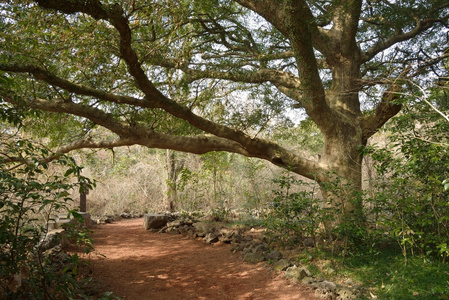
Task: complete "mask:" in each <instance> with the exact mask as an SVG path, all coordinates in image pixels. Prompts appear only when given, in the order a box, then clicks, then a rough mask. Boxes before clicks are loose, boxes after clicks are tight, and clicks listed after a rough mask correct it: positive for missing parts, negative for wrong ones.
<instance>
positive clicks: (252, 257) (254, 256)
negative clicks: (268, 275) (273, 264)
mask: <svg viewBox="0 0 449 300" xmlns="http://www.w3.org/2000/svg"><path fill="white" fill-rule="evenodd" d="M243 260H244V261H246V262H249V263H252V264H257V263H259V262H262V261H264V260H265V256H264V254H263V253H261V252H256V253H252V252H249V253H246V254H245V255H244V256H243Z"/></svg>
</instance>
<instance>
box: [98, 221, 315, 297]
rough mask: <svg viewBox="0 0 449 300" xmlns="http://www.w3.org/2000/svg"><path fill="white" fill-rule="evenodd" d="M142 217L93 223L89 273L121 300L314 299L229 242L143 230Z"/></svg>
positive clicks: (304, 289)
mask: <svg viewBox="0 0 449 300" xmlns="http://www.w3.org/2000/svg"><path fill="white" fill-rule="evenodd" d="M142 224H143V220H142V219H131V220H122V221H119V222H116V223H114V224H108V225H98V226H96V227H94V229H93V231H94V234H93V240H94V246H95V248H96V249H97V251H98V252H99V253H100V254H102V255H105V256H106V257H102V256H95V255H94V256H93V257H92V267H93V272H94V274H93V276H94V277H95V278H96V279H97V280H98V281H100V282H101V283H102V285H103V286H104V288H105V289H106V290H108V291H112V292H115V293H116V294H117V295H118V296H120V297H121V298H122V299H124V300H141V299H142V300H146V299H152V300H158V299H160V300H175V299H176V300H178V299H183V300H184V299H186V300H189V299H196V300H200V299H204V300H209V299H211V300H230V299H245V300H249V299H261V300H262V299H263V300H269V299H270V300H271V299H277V300H282V299H285V300H287V299H295V300H300V299H301V300H311V299H317V298H315V297H314V296H313V292H312V291H311V290H310V289H308V288H307V287H304V286H300V285H295V284H290V283H289V282H288V281H287V280H286V279H285V278H284V277H283V276H282V274H280V273H274V272H272V271H270V270H269V269H268V268H267V267H266V265H264V264H262V263H261V264H257V265H254V264H249V263H245V262H243V261H242V260H241V257H240V255H239V254H236V253H232V252H231V249H230V248H231V247H230V245H227V244H221V243H217V244H214V245H209V244H206V243H204V242H203V241H200V240H195V239H188V238H185V237H183V236H181V235H170V234H158V233H152V232H149V231H147V230H144V228H143V226H142Z"/></svg>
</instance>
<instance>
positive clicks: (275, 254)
mask: <svg viewBox="0 0 449 300" xmlns="http://www.w3.org/2000/svg"><path fill="white" fill-rule="evenodd" d="M281 258H282V254H281V252H279V251H278V250H273V251H271V252H270V253H268V255H267V259H268V260H269V261H272V262H275V261H278V260H280V259H281Z"/></svg>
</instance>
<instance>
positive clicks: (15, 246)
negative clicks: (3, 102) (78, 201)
mask: <svg viewBox="0 0 449 300" xmlns="http://www.w3.org/2000/svg"><path fill="white" fill-rule="evenodd" d="M3 138H4V136H3ZM0 149H1V153H2V154H1V156H0V248H1V251H0V261H1V263H0V266H1V267H0V296H1V297H6V299H68V298H74V297H75V296H76V294H77V293H80V291H79V283H78V281H77V268H78V266H79V265H80V261H79V260H78V257H77V255H73V256H68V257H65V260H64V261H63V262H61V261H58V260H53V259H52V258H51V257H50V256H48V255H46V254H44V252H43V245H44V243H43V240H42V238H43V236H45V235H46V233H47V232H48V227H46V226H45V225H44V224H45V223H46V222H48V221H49V220H50V219H51V218H52V215H53V214H54V213H55V212H59V211H70V213H72V214H73V215H74V216H77V214H76V212H74V211H71V210H70V208H71V206H72V199H71V198H70V192H71V191H72V190H73V189H74V188H79V187H81V186H82V185H83V184H87V185H89V186H91V185H92V182H91V181H90V180H89V179H88V178H85V177H83V176H82V175H81V167H79V166H77V165H76V164H75V162H74V160H73V159H72V158H69V157H66V156H61V157H59V158H58V159H57V160H56V161H54V162H53V163H52V164H47V163H46V162H45V161H43V160H42V159H43V157H46V156H47V155H48V151H47V150H45V149H42V148H39V147H36V146H35V145H33V144H32V143H31V142H29V141H26V140H20V139H18V140H15V141H11V140H7V139H3V140H2V142H1V143H0ZM11 158H18V160H16V161H12V162H11ZM56 166H59V167H58V168H56V169H55V167H56ZM61 169H65V172H63V174H61V175H59V174H58V171H59V172H60V170H61ZM73 179H76V181H75V182H73ZM69 231H70V232H71V234H72V238H74V239H75V240H76V241H77V242H80V243H81V244H82V245H83V246H85V247H86V248H85V249H86V251H90V250H91V249H92V246H91V241H90V238H89V237H88V236H87V235H86V232H84V231H83V230H81V229H80V228H73V229H72V230H69ZM61 263H62V265H61Z"/></svg>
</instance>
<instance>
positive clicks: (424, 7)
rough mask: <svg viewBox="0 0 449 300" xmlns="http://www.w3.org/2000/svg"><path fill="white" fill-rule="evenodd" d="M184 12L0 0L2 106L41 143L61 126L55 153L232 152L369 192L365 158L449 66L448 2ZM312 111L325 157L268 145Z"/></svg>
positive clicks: (257, 1)
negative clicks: (405, 103)
mask: <svg viewBox="0 0 449 300" xmlns="http://www.w3.org/2000/svg"><path fill="white" fill-rule="evenodd" d="M178 2H179V3H178ZM178 2H177V3H175V2H171V1H163V0H161V1H157V0H153V1H138V0H135V1H126V2H115V1H106V0H104V1H103V0H64V1H61V0H58V1H56V0H36V1H8V2H4V3H2V4H1V12H0V13H1V15H2V18H1V21H0V30H1V32H2V34H1V36H0V42H1V46H0V70H2V71H3V72H5V73H6V74H7V75H8V77H9V78H12V79H13V80H14V82H15V83H16V85H14V87H12V88H8V89H2V90H1V95H0V96H1V97H2V99H3V101H6V102H8V103H10V104H11V105H14V106H16V107H19V108H21V109H32V110H38V111H43V112H45V113H43V114H42V115H41V117H44V116H45V118H46V121H45V122H42V123H41V125H40V126H39V128H38V129H39V130H40V131H42V132H45V129H46V128H48V127H47V126H46V125H44V124H51V126H52V127H54V126H56V124H58V125H57V126H59V127H60V129H61V130H62V129H64V128H65V130H66V132H68V133H69V134H67V135H65V136H60V137H59V138H58V143H59V148H58V149H57V150H56V151H57V152H60V153H66V152H69V151H71V150H74V149H79V148H112V147H118V146H125V145H133V144H140V145H144V146H147V147H155V148H165V149H173V150H178V151H185V152H191V153H196V154H203V153H207V152H211V151H229V152H234V153H239V154H242V155H245V156H249V157H258V158H261V159H265V160H267V161H270V162H272V163H274V164H276V165H279V166H283V167H289V168H291V169H292V170H293V171H294V172H296V173H298V174H300V175H303V176H306V177H308V178H311V179H314V180H317V181H318V182H320V183H324V182H327V181H329V180H332V178H333V175H329V174H331V173H332V174H336V175H337V176H340V177H342V178H344V179H345V180H346V181H348V182H351V183H352V184H353V185H354V186H355V187H360V186H361V157H362V155H361V152H360V147H361V146H364V145H366V143H367V140H368V139H369V137H371V136H372V135H373V134H374V133H375V132H376V131H377V130H378V129H379V128H381V127H382V126H383V125H384V124H385V123H386V122H387V121H388V120H389V119H390V118H392V117H393V116H395V115H396V114H397V113H398V112H399V111H400V110H401V107H402V105H401V101H402V100H401V93H403V92H404V89H406V88H407V85H406V83H407V81H409V80H425V79H426V78H427V79H429V78H430V79H431V78H436V77H437V76H439V68H440V62H441V61H442V59H443V58H444V57H445V56H446V55H447V54H446V50H447V46H448V40H447V25H448V18H449V3H448V2H447V1H446V0H428V1H411V0H401V1H388V0H372V1H360V0H350V1H341V0H333V1H318V0H316V1H304V0H296V1H292V0H284V1H273V0H235V1H231V0H207V1H203V0H201V1H199V0H198V1H197V0H192V1H178ZM295 107H296V108H295ZM294 108H295V109H294ZM46 112H51V113H56V114H52V115H49V114H47V113H46ZM304 114H306V115H307V117H308V118H310V119H311V120H312V121H313V122H314V123H315V124H316V125H317V127H318V129H319V130H320V131H321V133H322V134H323V138H324V147H323V150H322V154H321V156H320V159H319V160H313V159H308V158H305V157H302V156H301V155H299V154H298V153H296V152H295V151H292V150H291V149H288V148H286V147H284V146H283V145H281V144H278V143H275V142H274V141H272V140H270V139H269V132H270V129H272V128H274V127H277V128H278V129H279V128H281V129H282V128H288V127H292V126H294V125H293V123H292V122H291V121H289V120H288V117H292V116H296V117H298V116H302V115H304ZM54 116H56V117H54ZM51 118H53V121H48V120H49V119H51ZM47 122H50V123H47ZM95 126H102V127H104V128H106V129H108V130H109V131H111V132H113V133H114V134H115V136H116V137H115V138H114V139H110V138H105V137H104V136H98V135H95V131H94V130H92V129H93V128H94V127H95ZM47 134H48V132H47ZM352 207H353V206H352V205H349V204H348V208H347V209H351V208H352Z"/></svg>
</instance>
